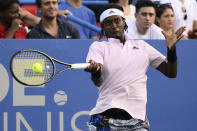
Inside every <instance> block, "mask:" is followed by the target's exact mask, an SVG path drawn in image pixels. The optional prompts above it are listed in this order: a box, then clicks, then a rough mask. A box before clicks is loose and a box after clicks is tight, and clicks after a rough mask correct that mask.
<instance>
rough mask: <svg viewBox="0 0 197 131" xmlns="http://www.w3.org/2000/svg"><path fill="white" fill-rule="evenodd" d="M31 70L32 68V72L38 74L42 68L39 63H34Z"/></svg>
mask: <svg viewBox="0 0 197 131" xmlns="http://www.w3.org/2000/svg"><path fill="white" fill-rule="evenodd" d="M32 70H33V72H34V73H36V74H38V73H41V72H42V70H43V68H42V65H41V64H40V63H35V64H33V66H32Z"/></svg>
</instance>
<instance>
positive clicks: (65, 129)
mask: <svg viewBox="0 0 197 131" xmlns="http://www.w3.org/2000/svg"><path fill="white" fill-rule="evenodd" d="M92 42H93V40H60V39H58V40H55V39H54V40H0V131H85V130H86V129H87V128H88V127H87V125H86V123H87V122H88V121H89V111H90V110H91V109H92V108H93V107H94V106H95V103H96V99H97V89H96V87H95V86H94V84H93V83H92V81H91V80H90V74H89V73H87V72H85V71H84V70H68V71H65V72H63V73H61V74H59V75H57V76H56V77H55V78H54V79H53V80H52V81H50V82H49V83H47V84H45V85H43V86H38V87H28V86H24V85H21V84H19V83H18V82H17V81H15V80H14V79H13V77H12V76H11V73H10V69H9V62H10V59H11V56H12V55H13V54H14V53H15V52H17V51H19V50H23V49H34V50H39V51H42V52H44V53H46V54H48V55H49V56H51V57H53V58H55V59H57V60H60V61H63V62H67V63H78V62H85V59H86V55H87V52H88V49H89V46H90V44H91V43H92ZM147 42H148V43H150V44H151V45H152V46H154V47H155V48H157V49H158V50H159V51H161V52H162V53H164V54H165V55H166V45H165V41H147ZM196 42H197V41H195V40H183V41H180V42H179V43H178V45H177V54H178V76H177V78H175V79H169V78H166V77H165V76H164V75H163V74H161V73H160V72H158V71H156V70H155V69H151V68H150V69H149V71H148V86H147V87H148V104H147V116H148V118H149V121H150V128H151V130H152V131H194V130H195V127H196V122H197V113H196V110H197V97H196V96H197V95H196V93H197V84H196V81H197V70H196V67H197V59H196V57H197V52H196V49H197V44H196ZM60 69H62V66H60V65H57V70H60Z"/></svg>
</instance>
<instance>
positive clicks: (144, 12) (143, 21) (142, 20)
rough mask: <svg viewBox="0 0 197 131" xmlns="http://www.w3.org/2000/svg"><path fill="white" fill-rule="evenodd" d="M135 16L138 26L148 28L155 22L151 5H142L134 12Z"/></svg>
mask: <svg viewBox="0 0 197 131" xmlns="http://www.w3.org/2000/svg"><path fill="white" fill-rule="evenodd" d="M135 17H136V23H137V24H138V25H139V27H141V28H144V29H148V28H149V27H150V26H151V25H152V24H153V23H154V22H155V9H154V8H153V7H142V8H140V10H139V11H138V12H137V13H136V14H135Z"/></svg>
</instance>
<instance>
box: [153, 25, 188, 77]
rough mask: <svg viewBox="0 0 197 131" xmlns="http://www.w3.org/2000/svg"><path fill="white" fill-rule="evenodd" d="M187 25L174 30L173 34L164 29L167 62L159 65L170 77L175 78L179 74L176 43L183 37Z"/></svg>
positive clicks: (161, 70) (162, 71) (160, 69)
mask: <svg viewBox="0 0 197 131" xmlns="http://www.w3.org/2000/svg"><path fill="white" fill-rule="evenodd" d="M184 31H185V27H180V28H179V29H178V30H177V31H176V32H173V34H172V35H169V34H167V33H166V32H165V31H162V33H163V35H164V36H165V39H166V44H167V48H168V51H167V60H168V61H167V62H166V61H164V62H162V63H161V64H160V65H159V66H158V67H157V70H159V71H160V72H161V73H163V74H164V75H165V76H167V77H169V78H175V77H176V75H177V55H176V43H177V42H178V41H179V40H180V39H181V38H182V37H183V32H184Z"/></svg>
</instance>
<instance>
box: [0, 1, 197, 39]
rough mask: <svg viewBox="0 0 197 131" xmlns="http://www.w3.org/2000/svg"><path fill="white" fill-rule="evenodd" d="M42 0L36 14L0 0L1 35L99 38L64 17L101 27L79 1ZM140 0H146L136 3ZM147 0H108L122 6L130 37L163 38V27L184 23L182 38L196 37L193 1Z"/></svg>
mask: <svg viewBox="0 0 197 131" xmlns="http://www.w3.org/2000/svg"><path fill="white" fill-rule="evenodd" d="M44 1H47V0H36V3H35V5H36V6H37V12H38V13H39V14H40V16H41V17H38V16H35V15H32V14H31V13H30V12H28V11H26V9H23V8H21V7H20V3H19V1H18V0H6V1H5V0H0V38H18V39H25V38H65V39H75V38H77V39H78V38H80V39H97V38H99V37H98V36H99V33H97V32H95V31H93V30H91V29H89V28H86V27H84V26H83V25H80V24H77V23H75V22H72V21H70V20H68V19H67V18H66V15H67V14H71V15H73V16H76V17H78V18H80V19H82V20H84V21H87V22H88V23H90V24H93V25H95V26H98V27H99V26H101V25H100V23H99V20H98V19H99V15H98V12H95V11H93V10H94V9H90V8H88V7H86V6H84V5H83V4H82V0H64V1H61V2H58V1H57V0H51V3H50V2H48V5H47V3H43V2H44ZM140 1H146V2H145V3H144V4H139V2H140ZM147 1H149V0H108V2H109V3H110V4H118V5H120V6H122V7H123V9H124V16H125V20H126V23H127V25H128V29H127V31H126V32H125V33H127V34H128V36H129V38H130V39H164V36H163V34H162V30H164V31H166V32H168V33H169V34H172V32H173V31H174V30H177V29H178V28H179V27H181V26H186V31H185V33H184V37H183V39H196V38H197V14H196V13H194V12H197V2H196V0H171V1H170V0H152V3H154V4H151V3H149V2H147ZM42 4H43V6H42ZM147 7H153V8H151V10H149V9H150V8H147ZM150 12H151V13H150ZM147 13H148V14H147Z"/></svg>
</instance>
